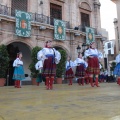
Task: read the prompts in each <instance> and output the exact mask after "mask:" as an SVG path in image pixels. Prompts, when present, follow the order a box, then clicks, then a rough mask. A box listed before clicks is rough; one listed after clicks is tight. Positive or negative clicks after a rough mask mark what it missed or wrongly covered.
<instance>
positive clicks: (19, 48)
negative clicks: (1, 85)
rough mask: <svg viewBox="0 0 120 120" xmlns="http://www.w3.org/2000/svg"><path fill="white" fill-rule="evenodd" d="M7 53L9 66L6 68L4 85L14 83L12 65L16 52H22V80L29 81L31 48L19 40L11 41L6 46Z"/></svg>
mask: <svg viewBox="0 0 120 120" xmlns="http://www.w3.org/2000/svg"><path fill="white" fill-rule="evenodd" d="M7 50H8V54H9V59H10V61H9V67H8V69H7V72H6V73H7V82H6V86H13V85H14V80H13V79H12V77H13V72H14V67H13V62H14V60H15V59H16V57H17V53H18V52H22V54H23V58H22V61H23V67H24V71H25V75H26V77H25V80H24V81H29V80H31V79H30V71H29V69H28V68H29V64H30V62H31V48H30V47H29V46H28V45H27V44H25V43H21V42H13V43H11V44H9V45H8V46H7Z"/></svg>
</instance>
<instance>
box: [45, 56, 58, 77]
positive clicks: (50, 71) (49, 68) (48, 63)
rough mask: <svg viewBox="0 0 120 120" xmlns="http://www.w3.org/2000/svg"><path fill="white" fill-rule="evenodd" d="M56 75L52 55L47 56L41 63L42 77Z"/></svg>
mask: <svg viewBox="0 0 120 120" xmlns="http://www.w3.org/2000/svg"><path fill="white" fill-rule="evenodd" d="M55 75H56V64H55V62H54V60H53V57H48V59H45V61H44V64H43V76H44V77H51V76H54V77H55Z"/></svg>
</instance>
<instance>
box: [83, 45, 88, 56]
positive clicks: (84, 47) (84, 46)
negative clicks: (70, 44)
mask: <svg viewBox="0 0 120 120" xmlns="http://www.w3.org/2000/svg"><path fill="white" fill-rule="evenodd" d="M86 46H87V45H86V44H85V43H83V44H82V56H84V52H85V50H86Z"/></svg>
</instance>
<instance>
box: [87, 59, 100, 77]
mask: <svg viewBox="0 0 120 120" xmlns="http://www.w3.org/2000/svg"><path fill="white" fill-rule="evenodd" d="M87 71H88V72H89V74H95V75H99V74H100V68H99V61H98V58H97V57H93V58H90V57H89V58H88V67H87Z"/></svg>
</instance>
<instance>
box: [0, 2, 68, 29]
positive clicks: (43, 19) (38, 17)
mask: <svg viewBox="0 0 120 120" xmlns="http://www.w3.org/2000/svg"><path fill="white" fill-rule="evenodd" d="M0 14H2V15H7V16H12V17H15V10H13V9H12V8H10V7H7V6H4V5H1V4H0ZM31 19H32V21H34V22H39V23H44V24H49V25H53V26H54V18H51V17H49V16H45V15H43V14H38V13H31ZM64 22H66V28H68V29H69V28H70V24H69V22H67V21H64Z"/></svg>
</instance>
